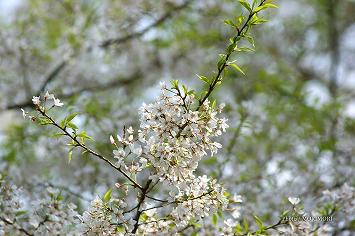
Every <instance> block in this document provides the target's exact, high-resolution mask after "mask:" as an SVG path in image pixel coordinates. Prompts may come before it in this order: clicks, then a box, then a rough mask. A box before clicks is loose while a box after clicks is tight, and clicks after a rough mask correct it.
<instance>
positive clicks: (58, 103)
mask: <svg viewBox="0 0 355 236" xmlns="http://www.w3.org/2000/svg"><path fill="white" fill-rule="evenodd" d="M53 101H54V106H56V107H61V106H63V105H64V103H62V102H60V100H59V99H57V98H54V99H53Z"/></svg>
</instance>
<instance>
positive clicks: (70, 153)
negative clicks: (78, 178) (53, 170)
mask: <svg viewBox="0 0 355 236" xmlns="http://www.w3.org/2000/svg"><path fill="white" fill-rule="evenodd" d="M72 157H73V151H72V150H70V151H69V153H68V162H69V163H70V161H71V159H72Z"/></svg>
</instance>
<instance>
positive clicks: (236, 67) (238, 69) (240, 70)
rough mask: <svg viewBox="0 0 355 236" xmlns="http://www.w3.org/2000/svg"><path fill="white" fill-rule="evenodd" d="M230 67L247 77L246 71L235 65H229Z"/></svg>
mask: <svg viewBox="0 0 355 236" xmlns="http://www.w3.org/2000/svg"><path fill="white" fill-rule="evenodd" d="M229 66H231V67H233V68H234V69H235V70H237V71H239V72H240V73H242V74H243V75H245V73H244V71H243V70H242V69H241V68H240V67H239V66H238V65H237V64H235V63H232V64H229Z"/></svg>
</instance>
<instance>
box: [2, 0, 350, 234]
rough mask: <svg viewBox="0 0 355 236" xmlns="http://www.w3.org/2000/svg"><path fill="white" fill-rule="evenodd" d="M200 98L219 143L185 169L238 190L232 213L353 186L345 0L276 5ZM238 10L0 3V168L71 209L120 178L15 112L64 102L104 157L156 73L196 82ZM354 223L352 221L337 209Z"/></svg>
mask: <svg viewBox="0 0 355 236" xmlns="http://www.w3.org/2000/svg"><path fill="white" fill-rule="evenodd" d="M276 3H277V4H278V5H279V9H277V10H272V11H268V13H266V15H265V16H266V18H268V19H270V22H268V23H267V24H265V25H263V26H262V27H256V30H255V31H254V32H253V36H254V39H255V47H256V52H254V53H247V54H245V53H244V54H238V55H237V56H236V59H237V62H238V64H239V65H240V66H241V67H242V68H243V70H244V71H245V72H246V74H247V75H246V76H241V75H240V74H237V73H233V72H230V73H228V74H227V75H226V79H225V81H224V84H223V85H222V86H220V87H219V88H218V90H217V91H216V92H215V93H214V94H213V98H216V99H217V100H218V101H219V102H224V103H226V109H225V116H227V117H228V119H229V122H228V123H229V125H230V128H229V130H228V132H227V135H225V136H224V137H223V139H221V140H220V142H222V143H223V145H224V148H223V151H222V152H219V153H218V154H217V155H216V156H213V157H210V158H208V159H205V160H203V161H202V163H201V164H200V166H199V169H198V172H199V173H201V174H208V175H212V176H214V177H216V178H219V179H220V181H221V182H222V183H224V185H225V186H226V187H227V188H228V189H229V190H230V191H232V192H236V193H238V194H240V195H242V196H243V200H244V203H243V206H242V215H244V216H246V217H251V218H252V213H253V214H258V215H260V216H262V217H263V219H264V220H265V221H267V222H273V221H275V220H274V219H276V218H277V217H278V215H279V214H280V212H281V211H282V209H283V206H285V205H286V202H287V200H286V199H287V197H288V196H298V197H300V198H301V199H302V201H303V202H304V203H305V206H306V207H308V208H314V207H315V206H316V203H315V202H316V200H317V199H319V198H320V196H321V194H322V191H324V190H326V189H329V190H330V191H332V190H336V189H338V188H339V187H341V186H343V185H344V183H347V184H348V185H349V186H354V184H355V179H354V176H355V158H354V157H355V1H353V0H341V1H339V0H298V1H294V0H279V1H277V2H276ZM241 11H242V9H241V7H240V5H239V4H238V3H237V1H234V0H185V1H184V0H167V1H161V0H159V1H157V0H134V1H128V0H103V1H98V0H58V1H48V0H0V29H1V30H0V172H1V173H2V175H3V176H5V175H6V176H7V177H8V178H9V179H11V181H13V182H14V183H15V184H17V185H18V186H21V187H22V188H23V189H24V190H25V191H27V192H28V193H29V194H30V195H31V194H32V195H36V194H37V195H38V194H39V193H41V192H43V191H44V190H43V189H45V188H46V187H47V186H53V187H55V188H59V189H61V190H62V191H63V195H64V196H65V198H66V199H67V200H68V201H72V202H75V203H76V204H78V205H79V207H80V208H79V209H84V208H85V206H86V205H87V204H88V203H89V201H90V200H91V199H93V198H94V197H95V196H96V195H97V194H102V193H104V192H105V191H106V190H107V188H108V187H110V186H111V187H112V186H113V184H114V183H116V182H117V181H119V180H120V179H118V178H119V177H118V176H117V174H116V173H113V172H112V170H111V169H110V168H109V167H107V166H105V163H101V162H99V161H96V160H95V159H91V158H88V157H87V156H85V155H82V154H81V153H80V152H75V153H74V155H73V158H72V161H71V162H70V163H68V160H67V152H68V148H67V147H66V146H65V142H63V140H61V139H57V138H53V137H51V136H52V135H53V134H54V131H53V129H51V128H47V127H39V126H37V125H35V124H32V123H31V122H29V121H28V120H24V119H23V118H22V115H21V111H20V108H23V109H25V110H28V111H29V110H31V109H32V105H31V104H32V102H31V99H32V96H34V95H38V94H40V93H44V92H45V91H47V90H48V91H50V92H53V93H55V94H56V96H57V97H58V98H60V99H61V100H63V101H64V103H65V108H64V109H60V110H58V112H57V113H56V114H55V115H56V117H57V118H58V119H60V118H63V117H65V115H67V114H69V113H70V112H73V111H76V112H79V114H80V115H79V116H78V117H76V118H75V120H74V122H75V123H76V124H78V125H79V127H80V128H81V129H83V130H87V132H88V134H89V135H90V136H92V137H94V139H95V142H91V143H89V145H90V146H91V147H93V148H94V149H95V150H97V151H99V152H101V153H103V154H105V155H106V156H112V146H111V145H110V142H109V136H110V135H111V134H112V135H115V134H117V133H118V132H120V130H122V129H123V126H124V125H126V126H127V127H128V126H133V127H134V128H136V129H137V128H138V127H139V117H138V108H139V107H140V106H141V104H142V103H143V102H145V103H148V102H150V101H152V100H153V99H154V97H155V96H157V95H158V92H159V86H158V85H159V81H169V80H171V79H178V80H181V81H182V82H183V83H185V84H187V85H188V86H190V87H193V88H194V89H195V90H201V89H203V87H202V86H203V84H202V83H201V82H200V81H199V80H198V79H197V76H196V74H201V75H206V76H209V75H211V74H212V73H213V70H214V68H216V62H217V57H218V53H221V52H223V49H224V48H225V47H226V45H227V42H228V41H227V40H228V38H229V37H231V36H232V35H233V32H232V29H231V28H230V27H227V26H226V25H225V24H224V23H223V21H224V20H225V19H234V18H235V17H236V16H237V15H239V14H240V13H241ZM336 224H338V227H337V228H338V229H337V232H336V233H341V232H342V231H344V232H345V231H346V232H350V231H353V230H355V223H354V215H353V214H341V213H339V215H337V216H336Z"/></svg>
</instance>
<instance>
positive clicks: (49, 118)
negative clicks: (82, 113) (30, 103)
mask: <svg viewBox="0 0 355 236" xmlns="http://www.w3.org/2000/svg"><path fill="white" fill-rule="evenodd" d="M37 110H38V111H39V113H41V115H42V116H44V117H46V118H47V119H48V120H49V121H50V122H51V124H52V125H54V126H55V127H57V128H58V129H60V130H61V131H62V132H63V133H64V134H65V136H68V137H69V138H70V139H71V140H73V141H74V143H75V144H76V145H77V146H79V147H81V148H82V149H84V150H85V151H86V152H88V153H90V154H92V155H94V156H96V157H98V158H99V159H100V160H102V161H104V162H106V163H107V164H109V165H110V166H111V167H113V168H114V169H116V170H117V171H118V172H120V173H121V174H123V175H124V176H125V177H126V178H127V179H128V180H129V181H130V182H131V183H132V184H133V186H135V187H137V188H139V189H140V190H142V191H143V188H142V186H140V185H139V184H138V183H137V182H136V181H135V180H134V179H132V178H131V177H130V176H129V175H128V174H127V173H126V172H125V171H123V170H122V169H121V167H118V166H116V165H115V164H113V163H112V162H111V161H110V160H109V159H107V158H106V157H104V156H103V155H101V154H99V153H97V152H95V151H93V150H91V149H90V148H88V147H87V146H86V145H85V144H84V143H81V142H80V141H79V140H78V139H77V137H76V136H73V135H72V134H70V133H69V132H68V130H67V129H66V128H63V127H61V126H60V125H59V124H58V123H56V122H55V121H54V120H53V119H52V117H50V116H48V114H47V113H46V112H45V111H44V110H42V109H41V108H40V107H39V106H37Z"/></svg>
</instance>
